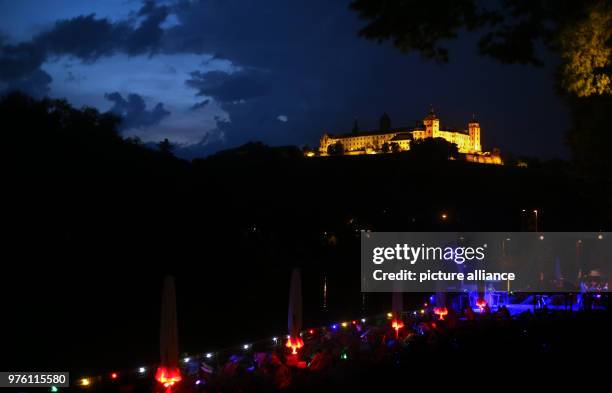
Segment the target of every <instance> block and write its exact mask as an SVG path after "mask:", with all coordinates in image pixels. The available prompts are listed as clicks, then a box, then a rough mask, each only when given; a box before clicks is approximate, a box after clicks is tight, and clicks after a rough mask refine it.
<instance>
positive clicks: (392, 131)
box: [328, 127, 415, 138]
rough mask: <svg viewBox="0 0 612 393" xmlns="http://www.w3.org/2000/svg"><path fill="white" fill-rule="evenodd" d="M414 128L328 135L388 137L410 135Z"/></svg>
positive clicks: (341, 136)
mask: <svg viewBox="0 0 612 393" xmlns="http://www.w3.org/2000/svg"><path fill="white" fill-rule="evenodd" d="M414 130H415V128H414V127H404V128H394V129H392V130H389V131H359V132H348V133H345V134H328V135H329V136H330V137H332V138H356V137H360V136H374V135H388V134H397V133H400V132H402V133H410V132H412V131H414Z"/></svg>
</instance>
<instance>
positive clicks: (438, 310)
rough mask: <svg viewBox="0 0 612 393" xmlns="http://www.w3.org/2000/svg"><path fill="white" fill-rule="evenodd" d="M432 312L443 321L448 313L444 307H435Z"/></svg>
mask: <svg viewBox="0 0 612 393" xmlns="http://www.w3.org/2000/svg"><path fill="white" fill-rule="evenodd" d="M434 314H436V315H437V316H438V317H439V318H440V321H443V320H444V317H445V316H446V315H448V309H447V308H446V307H436V308H434Z"/></svg>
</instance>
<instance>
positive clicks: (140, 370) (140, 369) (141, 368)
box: [138, 367, 147, 374]
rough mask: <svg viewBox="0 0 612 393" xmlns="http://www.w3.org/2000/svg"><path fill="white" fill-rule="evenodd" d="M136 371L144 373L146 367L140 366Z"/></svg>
mask: <svg viewBox="0 0 612 393" xmlns="http://www.w3.org/2000/svg"><path fill="white" fill-rule="evenodd" d="M138 372H139V373H141V374H144V373H146V372H147V369H146V368H144V367H140V368H139V369H138Z"/></svg>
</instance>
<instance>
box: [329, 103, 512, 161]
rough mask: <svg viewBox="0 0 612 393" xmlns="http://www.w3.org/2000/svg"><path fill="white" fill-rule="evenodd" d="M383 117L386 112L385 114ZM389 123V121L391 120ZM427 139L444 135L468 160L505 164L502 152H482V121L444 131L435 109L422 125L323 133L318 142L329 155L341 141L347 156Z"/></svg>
mask: <svg viewBox="0 0 612 393" xmlns="http://www.w3.org/2000/svg"><path fill="white" fill-rule="evenodd" d="M383 116H384V115H383ZM389 123H390V122H389ZM424 138H444V139H445V140H447V141H448V142H450V143H454V144H456V145H457V148H458V150H459V153H462V154H463V155H464V157H465V159H466V160H467V161H472V162H480V163H485V164H502V160H501V157H500V156H499V151H494V152H493V153H490V152H483V151H482V145H481V143H480V123H478V121H476V119H472V121H470V122H469V123H468V129H467V130H465V131H458V130H441V129H440V119H438V117H437V116H436V115H435V114H434V111H433V109H432V110H430V112H429V115H427V116H426V117H425V119H423V126H422V127H415V128H396V129H390V130H385V131H381V130H378V131H373V132H352V133H350V134H342V135H331V134H327V133H325V134H323V136H322V137H321V140H320V144H319V154H320V155H322V156H325V155H328V151H329V148H330V146H331V145H337V144H338V143H340V144H342V147H343V149H342V151H343V152H344V153H343V154H345V155H358V154H378V153H388V152H389V153H393V152H398V151H407V150H410V143H411V142H412V141H414V140H418V139H424Z"/></svg>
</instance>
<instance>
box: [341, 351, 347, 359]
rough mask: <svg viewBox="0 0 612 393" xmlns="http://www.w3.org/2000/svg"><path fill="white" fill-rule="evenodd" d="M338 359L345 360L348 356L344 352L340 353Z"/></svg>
mask: <svg viewBox="0 0 612 393" xmlns="http://www.w3.org/2000/svg"><path fill="white" fill-rule="evenodd" d="M340 359H342V360H346V359H348V354H347V353H346V352H342V353H341V354H340Z"/></svg>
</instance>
